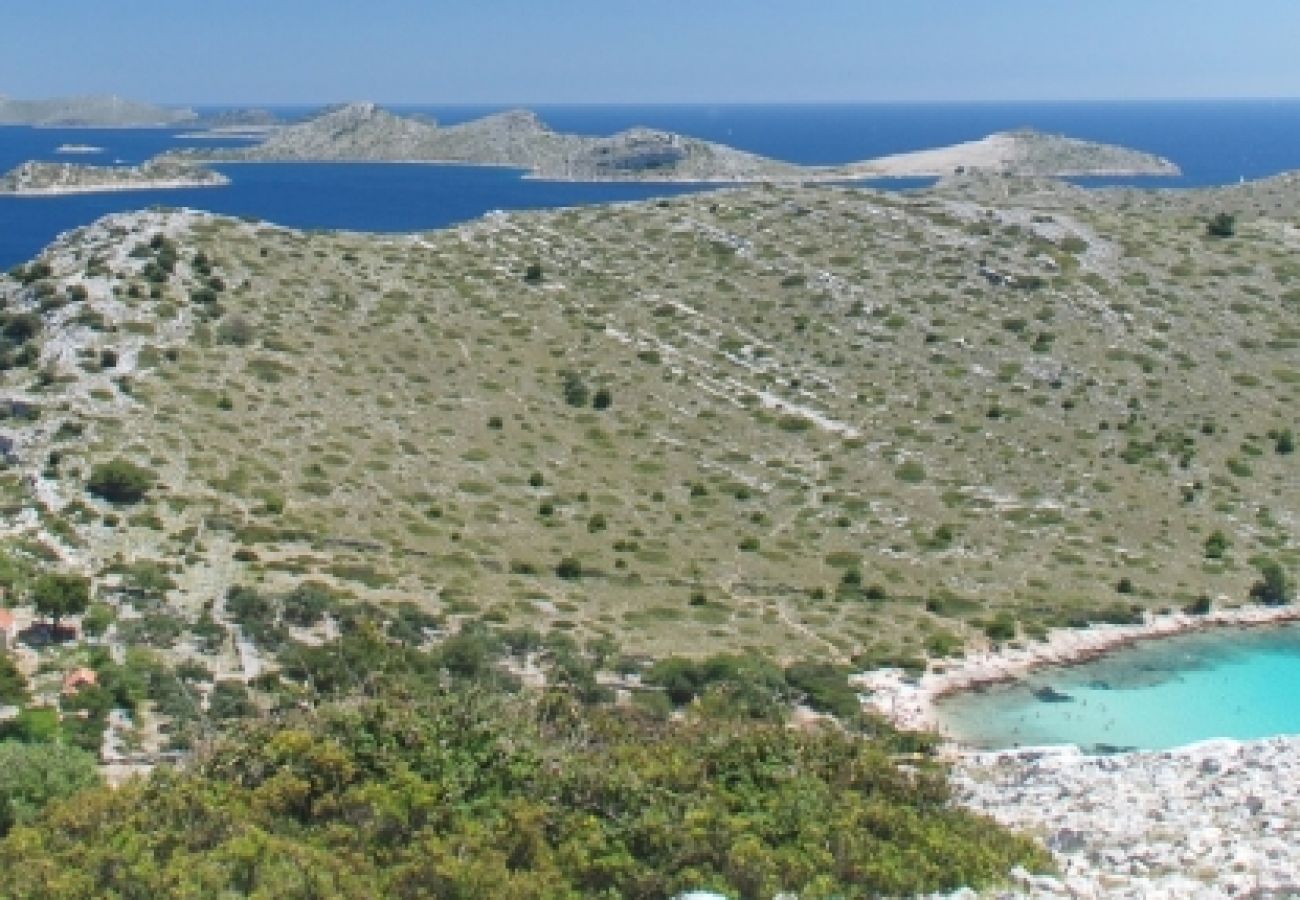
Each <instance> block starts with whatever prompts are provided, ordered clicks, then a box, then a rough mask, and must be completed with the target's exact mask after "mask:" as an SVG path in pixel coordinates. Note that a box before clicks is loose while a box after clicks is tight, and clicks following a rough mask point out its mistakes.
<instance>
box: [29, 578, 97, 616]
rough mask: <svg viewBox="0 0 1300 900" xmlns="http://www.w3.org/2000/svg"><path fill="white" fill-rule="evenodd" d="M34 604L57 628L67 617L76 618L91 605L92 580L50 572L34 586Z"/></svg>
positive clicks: (32, 597) (32, 596)
mask: <svg viewBox="0 0 1300 900" xmlns="http://www.w3.org/2000/svg"><path fill="white" fill-rule="evenodd" d="M31 599H32V604H33V605H34V606H35V607H36V611H37V612H38V613H40V614H41V615H42V616H45V617H46V618H48V619H51V620H52V621H53V622H54V626H55V627H56V628H57V627H58V626H59V622H60V621H61V620H62V619H63V618H64V617H66V616H76V615H80V614H81V613H83V612H85V611H86V607H88V606H89V605H90V579H89V578H86V577H85V576H84V575H65V574H60V573H56V572H48V573H46V574H44V575H41V576H40V577H39V578H37V579H36V581H35V582H34V583H33V584H32V591H31Z"/></svg>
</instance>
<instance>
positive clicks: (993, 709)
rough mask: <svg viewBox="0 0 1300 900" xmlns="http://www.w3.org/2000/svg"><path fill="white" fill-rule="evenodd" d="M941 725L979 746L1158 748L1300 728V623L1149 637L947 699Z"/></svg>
mask: <svg viewBox="0 0 1300 900" xmlns="http://www.w3.org/2000/svg"><path fill="white" fill-rule="evenodd" d="M938 712H939V718H940V721H941V723H942V726H943V730H944V731H945V733H947V734H948V735H949V736H951V737H953V738H954V739H956V740H958V741H960V742H962V743H964V744H967V745H969V746H973V747H978V748H986V749H1006V748H1011V747H1033V746H1047V745H1053V744H1075V745H1077V746H1079V747H1081V748H1083V749H1084V750H1087V751H1102V752H1106V751H1115V750H1130V749H1139V750H1164V749H1170V748H1173V747H1181V746H1185V745H1187V744H1192V743H1196V742H1197V741H1203V740H1209V739H1212V738H1237V739H1242V740H1247V739H1253V738H1263V737H1273V736H1276V735H1286V734H1300V625H1286V626H1280V627H1272V628H1262V629H1253V630H1245V629H1220V630H1211V631H1205V632H1198V633H1195V634H1187V635H1180V636H1177V637H1172V638H1164V639H1159V640H1154V641H1147V642H1144V643H1139V644H1135V645H1132V646H1130V647H1127V648H1124V649H1121V650H1117V651H1115V652H1114V653H1111V654H1108V655H1106V656H1104V657H1101V658H1099V659H1096V660H1093V661H1090V662H1087V663H1083V664H1080V665H1077V666H1070V667H1066V668H1055V669H1044V670H1042V671H1040V672H1036V673H1034V674H1033V675H1031V676H1029V677H1028V678H1026V679H1025V680H1023V681H1020V682H1015V683H1011V684H1006V685H996V686H993V687H989V688H986V689H983V690H981V691H977V692H968V693H963V694H959V695H954V696H951V697H947V698H945V699H943V700H942V701H940V702H939V704H938Z"/></svg>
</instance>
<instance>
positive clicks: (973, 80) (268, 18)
mask: <svg viewBox="0 0 1300 900" xmlns="http://www.w3.org/2000/svg"><path fill="white" fill-rule="evenodd" d="M5 6H6V9H5V10H4V15H3V24H0V93H3V94H8V95H10V96H16V97H43V96H55V95H64V94H77V93H118V94H123V95H127V96H131V97H139V98H141V99H148V100H154V101H159V102H170V103H181V102H185V103H227V102H229V103H249V102H260V103H276V102H279V103H320V102H332V101H339V100H345V99H373V100H378V101H381V102H387V103H419V102H427V103H455V102H464V103H505V102H527V103H546V102H559V103H562V102H594V103H599V102H852V101H881V100H883V101H917V100H1066V99H1139V98H1181V97H1295V96H1300V54H1298V53H1297V46H1300V44H1298V43H1297V42H1298V40H1300V0H1236V2H1232V3H1230V2H1224V0H1217V2H1209V0H892V2H887V3H886V2H879V0H802V2H787V0H650V2H646V0H461V2H457V3H451V2H439V0H425V2H418V0H366V2H358V0H119V2H116V3H105V2H103V0H8V2H6V3H5Z"/></svg>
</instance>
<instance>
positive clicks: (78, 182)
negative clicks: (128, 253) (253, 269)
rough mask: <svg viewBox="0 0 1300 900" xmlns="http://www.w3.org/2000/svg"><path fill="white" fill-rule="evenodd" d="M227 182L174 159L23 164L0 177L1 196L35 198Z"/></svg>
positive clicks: (228, 181)
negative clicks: (135, 163) (100, 163)
mask: <svg viewBox="0 0 1300 900" xmlns="http://www.w3.org/2000/svg"><path fill="white" fill-rule="evenodd" d="M229 183H230V179H229V178H227V177H226V176H225V175H222V174H221V173H220V172H214V171H212V170H211V169H205V168H203V167H201V166H197V165H193V164H190V163H185V162H176V161H173V160H153V161H150V162H147V163H145V164H143V165H140V166H87V165H78V164H75V163H52V162H26V163H23V164H22V165H20V166H18V167H17V168H15V169H13V170H11V171H9V172H7V173H6V174H4V175H3V176H0V194H14V195H18V196H24V197H37V196H55V195H62V194H96V193H104V192H109V191H148V190H159V189H163V188H188V187H221V186H222V185H226V184H229Z"/></svg>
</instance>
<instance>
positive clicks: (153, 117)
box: [0, 96, 199, 128]
mask: <svg viewBox="0 0 1300 900" xmlns="http://www.w3.org/2000/svg"><path fill="white" fill-rule="evenodd" d="M198 118H199V116H198V113H196V112H195V111H194V110H192V109H186V108H181V109H173V108H170V107H164V106H155V105H153V104H151V103H141V102H139V101H136V100H125V99H123V98H121V97H116V96H87V97H62V98H56V99H52V100H15V99H13V98H10V97H3V96H0V125H31V126H34V127H37V128H160V127H167V126H171V125H184V124H187V123H191V122H196V121H198Z"/></svg>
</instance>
